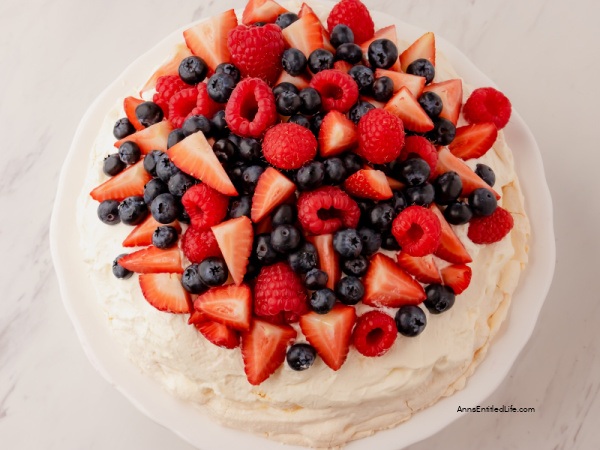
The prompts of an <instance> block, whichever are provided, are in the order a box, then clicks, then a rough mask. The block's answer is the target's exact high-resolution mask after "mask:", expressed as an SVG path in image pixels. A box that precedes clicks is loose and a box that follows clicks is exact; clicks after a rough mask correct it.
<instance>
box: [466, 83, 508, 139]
mask: <svg viewBox="0 0 600 450" xmlns="http://www.w3.org/2000/svg"><path fill="white" fill-rule="evenodd" d="M511 112H512V106H511V104H510V100H509V99H508V98H506V96H505V95H504V94H503V93H502V92H500V91H498V90H496V89H494V88H491V87H487V88H479V89H475V90H474V91H473V93H472V94H471V96H470V97H469V98H468V100H467V101H466V102H465V106H464V108H463V114H464V116H465V119H466V120H467V122H469V123H481V122H493V123H494V124H495V125H496V127H497V128H498V129H499V130H501V129H502V128H504V127H505V126H506V124H507V123H508V121H509V119H510V114H511Z"/></svg>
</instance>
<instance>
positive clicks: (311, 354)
mask: <svg viewBox="0 0 600 450" xmlns="http://www.w3.org/2000/svg"><path fill="white" fill-rule="evenodd" d="M316 358H317V351H316V350H315V349H314V347H312V346H311V345H309V344H294V345H292V346H291V347H290V348H289V349H288V351H287V354H286V356H285V359H286V361H287V363H288V366H290V368H291V369H292V370H296V371H301V370H306V369H308V368H310V366H312V365H313V364H314V362H315V359H316Z"/></svg>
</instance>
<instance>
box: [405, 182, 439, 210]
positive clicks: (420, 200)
mask: <svg viewBox="0 0 600 450" xmlns="http://www.w3.org/2000/svg"><path fill="white" fill-rule="evenodd" d="M403 194H404V198H405V199H406V203H407V204H408V205H418V206H429V205H430V204H431V203H433V200H434V198H435V190H434V189H433V186H432V185H431V184H430V183H424V184H421V185H419V186H410V187H407V188H406V189H405V190H404V192H403Z"/></svg>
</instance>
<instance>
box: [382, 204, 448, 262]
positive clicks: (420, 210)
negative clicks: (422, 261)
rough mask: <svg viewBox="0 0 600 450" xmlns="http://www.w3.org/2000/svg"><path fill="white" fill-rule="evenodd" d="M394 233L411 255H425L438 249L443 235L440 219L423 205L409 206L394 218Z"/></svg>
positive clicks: (403, 249)
mask: <svg viewBox="0 0 600 450" xmlns="http://www.w3.org/2000/svg"><path fill="white" fill-rule="evenodd" d="M392 234H393V235H394V237H395V238H396V240H397V241H398V244H400V246H401V247H402V251H404V252H406V253H408V254H409V255H410V256H425V255H429V254H431V253H433V252H435V251H436V250H437V248H438V247H439V246H440V240H441V237H442V225H441V224H440V219H438V218H437V216H436V215H435V214H434V213H433V212H432V211H431V210H429V209H427V208H424V207H422V206H409V207H408V208H406V209H405V210H404V211H402V212H401V213H400V214H398V216H397V217H396V218H395V219H394V222H393V223H392Z"/></svg>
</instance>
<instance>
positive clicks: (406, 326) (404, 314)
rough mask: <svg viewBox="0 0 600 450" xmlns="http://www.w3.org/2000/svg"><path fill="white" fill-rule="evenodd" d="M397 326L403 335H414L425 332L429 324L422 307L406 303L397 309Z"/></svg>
mask: <svg viewBox="0 0 600 450" xmlns="http://www.w3.org/2000/svg"><path fill="white" fill-rule="evenodd" d="M395 321H396V328H397V329H398V333H400V334H401V335H402V336H407V337H414V336H417V335H419V334H421V333H422V332H423V330H424V329H425V326H426V325H427V317H426V316H425V313H424V312H423V310H422V309H421V308H419V307H418V306H415V305H406V306H402V307H400V309H399V310H398V311H396V317H395Z"/></svg>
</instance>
